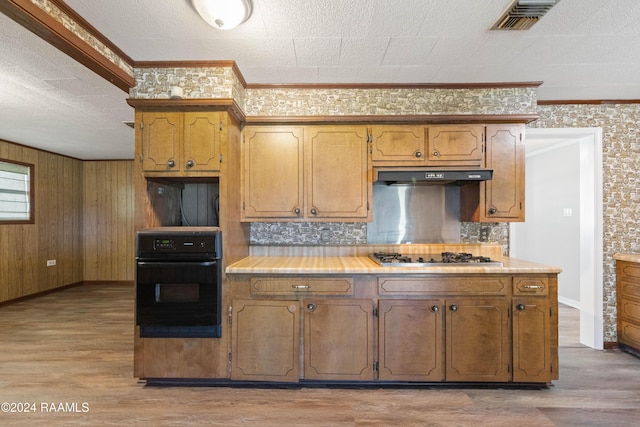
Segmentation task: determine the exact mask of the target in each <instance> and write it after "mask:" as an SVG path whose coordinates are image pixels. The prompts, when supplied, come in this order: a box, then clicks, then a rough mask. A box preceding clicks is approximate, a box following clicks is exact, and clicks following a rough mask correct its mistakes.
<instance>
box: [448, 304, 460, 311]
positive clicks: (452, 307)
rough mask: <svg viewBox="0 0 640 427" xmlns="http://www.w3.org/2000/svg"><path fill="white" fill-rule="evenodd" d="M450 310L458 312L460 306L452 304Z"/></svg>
mask: <svg viewBox="0 0 640 427" xmlns="http://www.w3.org/2000/svg"><path fill="white" fill-rule="evenodd" d="M449 310H451V311H458V306H457V305H455V304H451V305H450V306H449Z"/></svg>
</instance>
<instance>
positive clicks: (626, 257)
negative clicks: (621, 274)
mask: <svg viewBox="0 0 640 427" xmlns="http://www.w3.org/2000/svg"><path fill="white" fill-rule="evenodd" d="M613 259H616V260H618V261H629V262H637V263H640V254H615V255H614V256H613Z"/></svg>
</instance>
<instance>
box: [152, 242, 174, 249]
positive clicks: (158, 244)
mask: <svg viewBox="0 0 640 427" xmlns="http://www.w3.org/2000/svg"><path fill="white" fill-rule="evenodd" d="M153 249H154V250H156V251H158V250H165V251H166V250H169V251H174V250H175V249H176V241H175V240H173V239H155V240H154V241H153Z"/></svg>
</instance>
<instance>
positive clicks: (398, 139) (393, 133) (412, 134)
mask: <svg viewBox="0 0 640 427" xmlns="http://www.w3.org/2000/svg"><path fill="white" fill-rule="evenodd" d="M371 160H372V163H373V165H374V166H434V167H440V166H445V167H454V166H459V167H483V166H484V164H485V153H484V125H430V126H408V125H384V126H383V125H379V126H373V127H372V128H371Z"/></svg>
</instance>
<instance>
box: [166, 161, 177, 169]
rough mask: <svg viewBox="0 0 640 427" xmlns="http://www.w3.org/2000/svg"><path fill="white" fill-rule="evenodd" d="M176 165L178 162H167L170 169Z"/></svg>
mask: <svg viewBox="0 0 640 427" xmlns="http://www.w3.org/2000/svg"><path fill="white" fill-rule="evenodd" d="M175 165H176V162H175V160H173V159H169V161H168V162H167V166H169V167H170V168H172V167H174V166H175Z"/></svg>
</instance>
